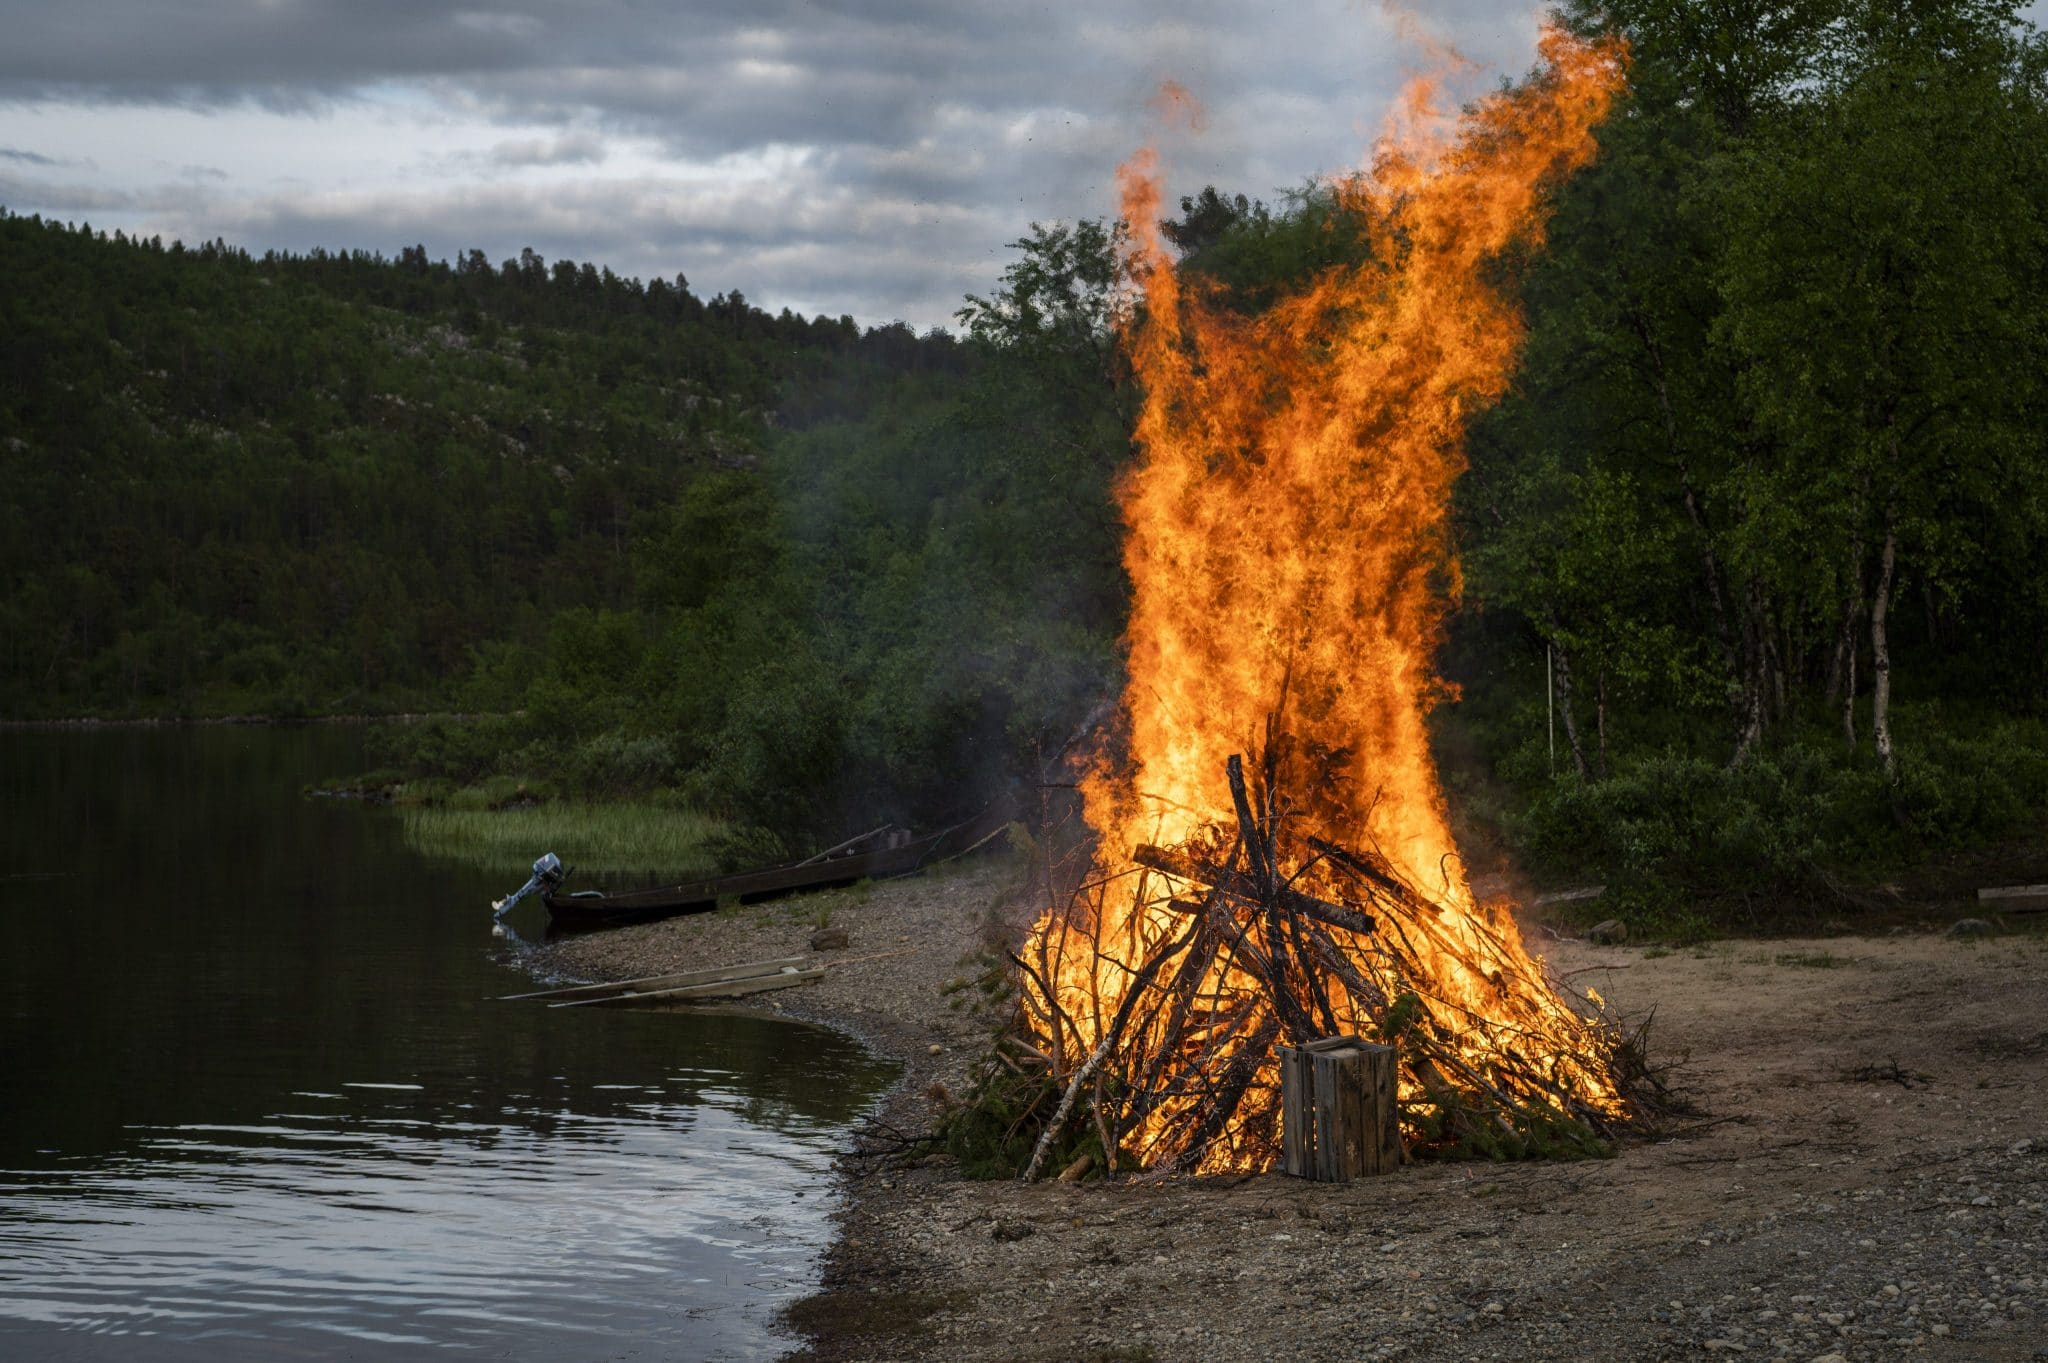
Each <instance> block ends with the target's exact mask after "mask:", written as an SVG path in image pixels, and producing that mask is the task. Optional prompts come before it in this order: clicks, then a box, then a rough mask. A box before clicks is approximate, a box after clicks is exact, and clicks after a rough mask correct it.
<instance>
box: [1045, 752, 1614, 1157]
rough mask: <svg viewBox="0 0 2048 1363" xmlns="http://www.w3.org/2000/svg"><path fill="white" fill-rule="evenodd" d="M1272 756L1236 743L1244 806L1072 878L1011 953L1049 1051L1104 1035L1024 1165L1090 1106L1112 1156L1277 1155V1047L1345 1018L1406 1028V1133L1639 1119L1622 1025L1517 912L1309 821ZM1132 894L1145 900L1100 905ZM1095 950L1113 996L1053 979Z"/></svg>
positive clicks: (1351, 1023) (1484, 1134) (1330, 1030)
mask: <svg viewBox="0 0 2048 1363" xmlns="http://www.w3.org/2000/svg"><path fill="white" fill-rule="evenodd" d="M1269 751H1270V749H1269ZM1277 771H1278V764H1277V763H1274V762H1271V761H1269V762H1268V763H1266V764H1265V766H1264V769H1263V772H1262V775H1263V778H1264V779H1263V780H1262V781H1260V782H1259V783H1258V784H1256V785H1254V784H1252V783H1249V782H1248V781H1247V779H1246V776H1245V771H1244V765H1243V762H1242V760H1241V759H1240V758H1239V757H1236V756H1233V757H1231V758H1230V759H1229V762H1228V765H1227V781H1228V785H1229V788H1230V792H1231V796H1232V801H1233V805H1234V807H1235V812H1236V815H1237V818H1236V823H1235V825H1234V826H1225V825H1221V824H1218V825H1214V826H1211V827H1209V828H1207V829H1204V830H1203V831H1202V832H1201V834H1200V835H1199V836H1197V837H1195V838H1193V839H1190V840H1188V841H1186V842H1183V843H1181V844H1179V845H1177V846H1173V847H1159V846H1140V847H1138V848H1137V849H1135V850H1134V852H1133V854H1132V858H1131V859H1132V861H1133V863H1135V865H1134V866H1133V868H1132V869H1131V870H1130V871H1128V872H1126V873H1125V874H1122V875H1119V876H1116V877H1114V878H1113V879H1109V880H1104V881H1098V882H1096V883H1094V884H1092V885H1089V886H1084V887H1082V889H1081V890H1079V891H1077V892H1076V899H1075V902H1074V904H1073V905H1071V906H1070V908H1069V911H1068V912H1067V913H1066V914H1065V915H1064V922H1065V931H1064V932H1063V933H1059V934H1053V935H1050V936H1041V937H1040V938H1039V939H1038V940H1037V941H1036V943H1035V947H1036V952H1035V955H1036V959H1035V960H1034V959H1029V958H1026V957H1019V958H1017V961H1016V964H1017V967H1018V969H1019V970H1020V971H1021V972H1022V974H1023V976H1024V978H1025V980H1026V987H1025V989H1024V991H1023V1003H1024V1007H1025V1010H1026V1013H1027V1015H1028V1016H1027V1022H1028V1025H1029V1026H1030V1028H1031V1030H1032V1031H1034V1032H1035V1033H1037V1034H1039V1035H1043V1036H1045V1037H1047V1038H1048V1039H1049V1042H1050V1046H1049V1049H1048V1050H1047V1051H1045V1052H1042V1053H1041V1054H1042V1055H1043V1056H1044V1057H1045V1059H1046V1063H1047V1064H1048V1065H1050V1066H1052V1068H1053V1069H1054V1070H1055V1071H1061V1067H1060V1066H1059V1065H1058V1063H1057V1061H1056V1060H1055V1059H1054V1058H1055V1057H1059V1056H1062V1055H1067V1054H1071V1053H1072V1051H1073V1047H1072V1046H1071V1045H1070V1044H1069V1038H1074V1037H1092V1038H1094V1042H1093V1045H1092V1047H1091V1048H1090V1049H1089V1051H1088V1052H1087V1054H1086V1056H1085V1058H1084V1059H1082V1060H1081V1061H1080V1063H1079V1064H1078V1065H1075V1066H1073V1067H1071V1068H1070V1069H1065V1070H1064V1071H1063V1072H1058V1073H1056V1075H1055V1078H1056V1079H1057V1081H1058V1082H1057V1083H1056V1084H1055V1085H1054V1087H1055V1088H1057V1089H1058V1091H1059V1101H1058V1104H1057V1106H1056V1107H1054V1108H1053V1110H1052V1113H1051V1116H1050V1117H1049V1118H1046V1119H1045V1121H1044V1125H1043V1127H1042V1129H1041V1132H1040V1135H1039V1137H1038V1140H1037V1142H1036V1145H1035V1147H1034V1149H1033V1152H1032V1156H1031V1159H1030V1162H1029V1164H1028V1165H1027V1167H1026V1169H1025V1171H1024V1176H1025V1178H1026V1179H1031V1178H1035V1177H1037V1176H1038V1175H1039V1174H1040V1173H1041V1172H1042V1171H1043V1170H1044V1169H1045V1167H1046V1163H1047V1158H1048V1156H1049V1154H1051V1152H1053V1151H1054V1150H1055V1149H1056V1148H1060V1147H1061V1146H1062V1142H1063V1139H1064V1138H1065V1137H1066V1136H1067V1135H1068V1134H1069V1128H1070V1124H1073V1123H1076V1122H1078V1121H1080V1120H1082V1114H1084V1113H1086V1114H1087V1120H1088V1121H1090V1122H1092V1124H1093V1126H1094V1128H1095V1131H1094V1135H1095V1137H1096V1140H1095V1144H1096V1145H1097V1146H1099V1148H1100V1150H1101V1151H1102V1152H1104V1157H1105V1158H1106V1159H1107V1160H1108V1161H1109V1162H1110V1165H1111V1172H1115V1171H1116V1169H1117V1166H1118V1165H1119V1164H1122V1165H1123V1166H1124V1167H1125V1168H1127V1169H1129V1168H1135V1169H1139V1170H1146V1171H1149V1172H1151V1173H1154V1174H1167V1173H1175V1172H1196V1171H1215V1170H1225V1169H1246V1168H1251V1169H1258V1168H1267V1167H1270V1166H1271V1165H1273V1164H1274V1163H1275V1162H1276V1160H1277V1158H1278V1154H1279V1139H1280V1126H1279V1121H1278V1104H1279V1095H1280V1082H1279V1074H1278V1067H1277V1063H1276V1058H1275V1048H1276V1047H1277V1046H1280V1045H1303V1044H1306V1043H1307V1042H1309V1041H1312V1040H1315V1039H1317V1038H1320V1037H1326V1036H1333V1035H1340V1034H1344V1033H1358V1034H1361V1035H1371V1036H1376V1037H1378V1038H1379V1039H1381V1040H1383V1041H1386V1042H1389V1043H1392V1044H1394V1045H1395V1046H1397V1048H1398V1050H1399V1054H1400V1063H1401V1098H1402V1109H1403V1116H1404V1127H1405V1128H1406V1135H1407V1138H1408V1140H1409V1141H1410V1143H1411V1146H1413V1147H1416V1148H1419V1149H1421V1150H1424V1151H1429V1152H1449V1151H1466V1152H1475V1151H1486V1152H1489V1153H1496V1154H1498V1153H1509V1154H1528V1153H1538V1152H1544V1151H1552V1150H1558V1149H1566V1150H1579V1151H1583V1150H1585V1149H1588V1148H1590V1147H1592V1146H1594V1145H1596V1144H1597V1143H1598V1142H1599V1141H1601V1140H1602V1139H1604V1138H1606V1137H1609V1136H1611V1135H1613V1134H1614V1133H1615V1132H1616V1131H1617V1130H1618V1129H1619V1128H1620V1127H1621V1126H1623V1125H1625V1124H1626V1122H1627V1120H1628V1105H1627V1103H1626V1102H1625V1101H1624V1100H1623V1098H1622V1095H1621V1088H1622V1085H1621V1082H1620V1081H1619V1079H1618V1078H1617V1077H1616V1075H1615V1073H1614V1070H1613V1067H1612V1063H1611V1059H1610V1058H1611V1057H1612V1056H1614V1055H1615V1054H1616V1052H1617V1049H1618V1042H1619V1040H1620V1038H1619V1037H1618V1036H1617V1035H1616V1033H1615V1030H1614V1028H1613V1026H1612V1024H1610V1023H1608V1022H1606V1021H1604V1020H1601V1019H1598V1018H1587V1017H1582V1016H1580V1015H1579V1014H1578V1013H1576V1012H1574V1011H1573V1010H1571V1009H1570V1008H1567V1007H1565V1006H1564V1005H1563V1004H1562V1003H1560V1002H1559V1001H1558V1000H1557V999H1556V996H1555V995H1553V994H1552V993H1551V992H1550V990H1549V989H1548V987H1547V986H1546V985H1545V984H1544V983H1543V982H1542V980H1541V979H1540V978H1539V977H1533V976H1532V975H1531V970H1532V963H1531V962H1530V960H1529V958H1528V957H1527V956H1526V955H1524V954H1523V953H1522V951H1521V949H1520V947H1519V945H1518V944H1516V943H1515V942H1514V940H1513V938H1512V936H1510V935H1509V934H1512V932H1513V928H1512V925H1502V924H1495V923H1493V922H1490V921H1488V920H1487V919H1486V918H1485V917H1484V916H1483V915H1482V916H1479V917H1472V916H1469V915H1458V914H1453V913H1451V912H1449V911H1448V910H1446V909H1445V908H1444V906H1442V905H1441V904H1440V903H1438V902H1437V901H1436V900H1434V899H1433V898H1432V897H1431V896H1430V895H1429V894H1427V893H1426V892H1424V891H1423V890H1421V889H1420V888H1418V887H1417V886H1415V885H1413V884H1411V883H1410V882H1409V881H1408V880H1407V878H1406V877H1404V876H1403V875H1402V873H1401V872H1400V871H1399V870H1398V869H1397V868H1396V867H1395V866H1394V865H1393V864H1392V863H1391V862H1389V861H1388V860H1387V858H1386V857H1385V856H1383V855H1382V854H1381V853H1380V852H1379V851H1378V850H1377V849H1376V848H1373V847H1370V846H1362V847H1352V848H1346V847H1341V846H1338V845H1337V844H1336V843H1333V842H1330V841H1327V840H1325V839H1323V838H1320V837H1317V836H1315V835H1314V834H1312V833H1309V832H1308V831H1306V828H1305V827H1304V826H1303V820H1302V818H1301V815H1300V812H1299V811H1298V810H1297V809H1296V808H1294V807H1293V806H1292V805H1291V803H1290V802H1289V801H1288V800H1287V799H1286V798H1285V796H1284V795H1283V794H1282V793H1280V792H1277V791H1276V789H1275V777H1276V775H1277ZM1125 895H1128V896H1130V903H1129V911H1127V912H1104V910H1105V908H1108V907H1110V906H1111V905H1112V904H1113V903H1115V904H1117V907H1118V908H1121V907H1122V906H1121V904H1120V903H1118V900H1120V898H1121V896H1125ZM1105 932H1108V933H1111V934H1115V935H1117V936H1119V937H1121V940H1105V937H1104V933H1105ZM1082 957H1085V958H1087V959H1088V960H1089V961H1091V962H1093V963H1095V964H1097V965H1098V966H1107V967H1109V968H1111V969H1113V970H1115V971H1117V972H1119V973H1120V974H1122V975H1123V976H1124V977H1125V978H1124V981H1123V987H1122V988H1121V989H1120V990H1118V991H1117V994H1116V998H1117V1002H1116V1005H1115V1007H1114V1009H1113V1010H1112V1011H1110V1012H1109V1013H1108V1015H1107V1016H1103V1015H1102V1014H1101V1012H1100V1011H1099V1010H1100V1008H1101V1006H1102V999H1101V997H1100V996H1099V995H1096V996H1084V995H1076V994H1075V993H1074V992H1073V991H1071V990H1069V991H1065V992H1064V994H1063V992H1062V991H1060V990H1058V989H1056V988H1055V987H1054V986H1053V984H1052V982H1053V981H1054V980H1056V979H1058V978H1060V976H1061V973H1062V961H1063V960H1067V961H1072V960H1077V959H1080V958H1082ZM1125 962H1131V963H1133V964H1129V965H1126V964H1125ZM1531 1000H1536V1001H1541V1002H1543V1003H1547V1004H1548V1005H1549V1006H1547V1007H1544V1006H1536V1007H1532V1006H1530V1001H1531ZM1075 1007H1081V1008H1084V1009H1088V1010H1091V1011H1089V1012H1087V1013H1086V1014H1084V1015H1082V1016H1076V1015H1075V1014H1074V1013H1073V1012H1072V1011H1070V1010H1071V1009H1073V1008H1075Z"/></svg>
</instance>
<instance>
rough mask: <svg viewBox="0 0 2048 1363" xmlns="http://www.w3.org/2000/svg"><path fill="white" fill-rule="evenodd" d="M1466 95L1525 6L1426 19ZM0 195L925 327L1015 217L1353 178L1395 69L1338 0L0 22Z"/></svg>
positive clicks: (150, 223) (261, 13)
mask: <svg viewBox="0 0 2048 1363" xmlns="http://www.w3.org/2000/svg"><path fill="white" fill-rule="evenodd" d="M1418 8H1424V9H1426V11H1427V12H1428V13H1429V15H1430V16H1431V19H1430V22H1431V23H1432V24H1433V25H1434V26H1435V27H1436V28H1437V29H1438V30H1439V31H1440V33H1441V34H1442V35H1443V36H1445V37H1446V38H1448V39H1449V40H1451V41H1453V42H1454V43H1455V44H1456V45H1457V46H1458V47H1459V48H1460V49H1461V50H1462V51H1463V52H1464V53H1465V54H1466V55H1467V56H1468V57H1469V58H1471V59H1472V60H1473V62H1474V63H1475V68H1476V69H1475V72H1474V75H1473V77H1472V79H1473V80H1474V81H1476V82H1477V85H1475V86H1474V88H1480V87H1483V85H1485V84H1486V83H1489V82H1491V81H1493V80H1497V79H1498V78H1499V77H1500V76H1502V75H1510V74H1520V73H1521V72H1522V71H1523V70H1525V69H1526V68H1527V67H1528V65H1529V64H1530V62H1531V60H1532V58H1533V54H1534V42H1535V33H1536V25H1537V19H1538V15H1539V13H1540V5H1538V4H1533V3H1532V4H1524V3H1518V2H1517V0H1436V2H1435V3H1432V4H1430V5H1428V6H1426V7H1424V6H1418ZM0 35H4V36H0V205H4V206H6V207H7V208H9V209H11V210H13V211H15V212H17V213H31V212H35V213H41V214H43V215H44V216H46V217H56V218H61V219H66V220H74V221H75V220H78V219H81V218H82V219H86V220H89V221H90V222H91V223H92V224H93V225H94V226H95V227H97V228H105V229H112V228H115V227H121V228H126V229H128V230H130V231H139V232H141V233H143V234H145V235H148V234H152V233H161V234H162V235H163V236H164V237H165V238H166V239H169V238H171V237H182V238H184V239H185V240H187V241H198V240H202V239H205V240H210V239H212V238H214V237H216V236H224V237H226V238H227V239H228V240H229V241H230V242H233V243H236V244H239V245H242V246H246V247H248V248H250V249H252V250H257V251H261V250H263V249H265V248H269V247H279V248H286V249H291V250H304V249H306V248H309V247H312V246H326V247H329V248H337V249H345V248H357V247H361V248H366V249H371V250H379V251H383V252H385V253H386V254H394V255H395V254H396V253H397V251H398V249H399V248H400V247H402V246H406V245H410V244H412V243H415V242H421V243H424V244H425V245H426V247H427V250H428V253H429V254H430V255H433V256H435V257H437V258H440V257H448V256H452V255H454V254H455V253H457V252H459V251H462V250H466V249H468V248H469V247H472V246H475V247H480V248H482V249H483V250H484V251H485V252H486V253H488V254H489V256H490V257H491V259H492V260H494V261H496V260H501V259H503V258H505V257H507V256H510V255H516V254H517V253H518V251H519V250H520V248H522V247H526V246H531V247H533V248H534V249H536V250H538V251H539V252H541V253H542V254H543V255H545V256H547V257H548V258H549V259H551V260H552V259H556V258H558V257H562V256H569V257H573V258H575V259H577V260H588V261H595V262H597V263H600V264H604V265H609V266H610V267H611V268H612V269H613V270H615V271H617V272H619V273H621V274H628V275H637V276H640V277H642V278H648V277H653V276H657V275H659V276H662V277H671V278H672V277H673V276H674V275H675V274H677V273H678V272H681V273H684V274H686V275H687V276H688V277H689V280H690V284H691V287H692V288H693V289H694V290H695V291H696V292H697V293H698V294H699V295H701V296H705V297H709V296H710V295H712V294H714V293H718V292H722V291H725V290H729V289H739V290H741V291H743V292H744V293H745V294H746V295H747V297H748V298H750V299H752V300H753V301H754V302H756V303H759V304H762V305H765V306H769V307H784V306H787V307H791V308H795V309H797V310H798V311H800V312H804V313H816V312H824V313H828V314H831V315H834V316H836V315H838V314H840V313H842V312H850V313H852V314H853V315H854V316H855V317H857V318H859V319H860V320H861V321H863V322H866V323H874V322H881V321H887V320H890V319H892V318H903V319H905V320H908V321H910V322H912V323H913V324H915V325H917V326H919V327H924V326H929V325H934V324H943V323H946V322H948V321H949V320H950V318H951V314H952V312H953V310H954V308H955V307H957V306H958V305H959V300H960V296H961V295H962V294H963V293H965V292H967V291H970V290H972V291H976V292H981V291H985V290H986V289H987V288H988V287H989V286H990V285H991V283H992V282H993V281H994V280H995V278H996V277H997V275H998V274H999V273H1000V271H1001V269H1002V266H1003V264H1004V262H1005V261H1006V259H1007V258H1008V252H1007V251H1006V249H1005V244H1006V243H1007V242H1010V241H1012V240H1014V239H1015V238H1017V237H1018V236H1019V235H1021V234H1022V233H1023V231H1024V230H1025V229H1026V227H1027V226H1028V225H1029V224H1030V223H1031V222H1032V221H1034V220H1046V221H1049V220H1054V219H1071V218H1075V217H1088V216H1096V215H1101V214H1106V213H1110V212H1112V211H1114V207H1115V205H1114V190H1113V186H1114V179H1113V174H1114V170H1115V167H1116V165H1117V163H1118V162H1119V161H1121V160H1122V159H1123V158H1124V157H1126V156H1127V155H1129V154H1130V152H1131V151H1132V150H1133V149H1134V148H1135V147H1137V146H1138V145H1139V144H1140V143H1142V142H1144V141H1145V140H1147V139H1148V138H1149V137H1151V136H1153V135H1154V132H1155V125H1154V120H1153V119H1152V117H1151V115H1150V114H1149V113H1148V110H1147V104H1148V101H1149V100H1150V99H1151V97H1152V96H1153V94H1154V92H1155V91H1156V90H1157V88H1158V86H1159V82H1160V81H1161V80H1162V79H1165V78H1172V79H1175V80H1178V81H1179V82H1181V83H1182V84H1183V85H1185V86H1187V87H1188V88H1189V89H1190V90H1191V91H1192V92H1193V93H1194V94H1195V95H1196V97H1197V98H1198V99H1199V100H1200V101H1201V102H1202V104H1203V105H1204V107H1205V109H1206V111H1207V119H1206V127H1205V128H1204V130H1203V131H1201V132H1199V133H1193V132H1186V133H1175V134H1170V135H1168V136H1167V137H1166V138H1165V139H1164V140H1163V143H1162V145H1163V147H1164V149H1165V152H1166V155H1167V160H1168V165H1169V167H1170V169H1171V181H1170V187H1171V191H1172V192H1173V193H1176V194H1177V193H1183V192H1188V191H1191V190H1193V189H1196V188H1199V187H1200V186H1201V185H1203V184H1205V183H1210V182H1214V183H1216V184H1219V185H1221V186H1223V187H1225V188H1227V189H1230V190H1232V191H1241V192H1245V193H1249V194H1252V195H1254V196H1260V197H1268V198H1270V197H1272V196H1273V195H1274V193H1275V192H1276V191H1278V190H1281V189H1283V188H1285V187H1288V186H1292V185H1297V184H1299V183H1301V182H1302V180H1303V179H1304V178H1305V177H1307V176H1310V175H1313V174H1316V173H1318V172H1327V171H1335V170H1342V169H1346V168H1349V167H1351V166H1354V165H1356V164H1358V163H1359V162H1360V160H1361V159H1362V157H1363V154H1364V151H1365V149H1366V147H1367V146H1368V145H1369V144H1370V142H1371V139H1372V136H1373V134H1374V133H1375V132H1376V131H1377V129H1378V128H1379V126H1380V122H1381V119H1382V117H1383V116H1384V114H1385V111H1386V107H1387V103H1388V100H1389V98H1390V97H1391V95H1392V94H1393V92H1394V91H1395V90H1396V88H1397V87H1398V85H1399V83H1400V80H1401V78H1402V75H1403V73H1404V71H1405V70H1407V69H1409V68H1412V67H1413V66H1414V65H1415V64H1416V63H1417V62H1419V61H1420V60H1421V57H1420V55H1419V54H1418V53H1417V52H1416V51H1415V50H1414V49H1413V48H1412V47H1409V46H1406V45H1404V44H1403V43H1402V42H1401V41H1400V40H1399V39H1398V38H1397V37H1396V34H1395V32H1394V28H1393V25H1392V24H1391V23H1390V21H1389V20H1388V19H1387V18H1385V17H1384V15H1383V14H1382V12H1381V9H1380V6H1379V5H1378V4H1377V3H1373V2H1372V0H1352V3H1344V0H1284V2H1283V3H1274V4H1262V3H1247V0H1175V3H1171V4H1168V3H1162V2H1161V0H1149V2H1148V3H1134V2H1132V0H1078V2H1077V0H1067V2H1066V3H1057V4H1034V3H1030V2H1029V0H999V2H997V3H984V0H822V2H811V3H805V2H804V0H671V2H670V3H654V2H653V0H580V2H579V3H570V2H569V0H505V2H504V3H493V0H475V2H474V3H473V4H470V5H446V4H439V3H432V2H431V0H40V2H38V0H0Z"/></svg>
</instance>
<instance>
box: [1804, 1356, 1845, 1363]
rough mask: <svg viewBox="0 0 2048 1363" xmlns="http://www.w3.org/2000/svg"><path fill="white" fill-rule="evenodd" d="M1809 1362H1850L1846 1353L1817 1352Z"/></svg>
mask: <svg viewBox="0 0 2048 1363" xmlns="http://www.w3.org/2000/svg"><path fill="white" fill-rule="evenodd" d="M1807 1363H1849V1359H1848V1356H1847V1355H1845V1354H1815V1355H1814V1356H1813V1357H1812V1358H1810V1359H1808V1360H1807Z"/></svg>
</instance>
